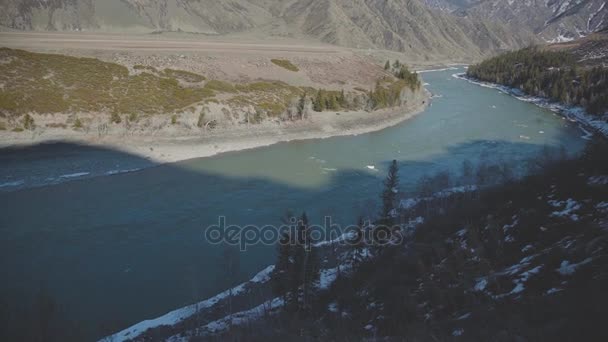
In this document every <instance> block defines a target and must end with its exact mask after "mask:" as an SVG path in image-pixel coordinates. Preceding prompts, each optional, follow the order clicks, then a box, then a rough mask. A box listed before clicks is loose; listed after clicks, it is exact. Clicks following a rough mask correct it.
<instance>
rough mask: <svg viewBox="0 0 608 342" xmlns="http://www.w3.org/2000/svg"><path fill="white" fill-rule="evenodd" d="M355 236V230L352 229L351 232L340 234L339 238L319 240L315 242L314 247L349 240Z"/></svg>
mask: <svg viewBox="0 0 608 342" xmlns="http://www.w3.org/2000/svg"><path fill="white" fill-rule="evenodd" d="M354 237H355V232H354V231H350V232H346V233H344V234H342V235H340V236H338V237H337V238H335V239H333V240H326V241H321V242H317V243H315V244H313V245H312V246H313V247H323V246H329V245H333V244H335V243H338V242H343V241H347V240H349V239H353V238H354Z"/></svg>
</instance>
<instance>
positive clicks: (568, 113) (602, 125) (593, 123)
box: [452, 73, 608, 138]
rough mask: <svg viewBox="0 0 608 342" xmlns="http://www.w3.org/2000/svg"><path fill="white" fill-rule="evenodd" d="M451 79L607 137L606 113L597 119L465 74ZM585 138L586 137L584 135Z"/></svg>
mask: <svg viewBox="0 0 608 342" xmlns="http://www.w3.org/2000/svg"><path fill="white" fill-rule="evenodd" d="M452 77H454V78H457V79H460V80H465V81H467V82H470V83H473V84H476V85H478V86H481V87H485V88H491V89H497V90H499V91H501V92H503V93H505V94H508V95H511V96H513V97H515V98H517V99H518V100H521V101H525V102H530V103H532V104H535V105H537V106H539V107H542V108H546V109H549V110H551V111H552V112H554V113H557V114H560V115H562V116H563V117H565V118H567V119H570V120H574V121H577V122H579V123H580V124H582V125H585V126H588V127H591V128H593V129H594V130H596V131H598V132H600V133H601V134H603V135H604V136H606V137H608V113H605V114H604V115H603V117H602V118H598V117H597V116H594V115H590V114H588V113H587V112H586V111H585V109H584V108H582V107H577V106H567V105H563V104H560V103H556V102H550V101H549V100H548V99H546V98H542V97H537V96H528V95H526V94H524V92H522V91H521V90H520V89H517V88H511V87H507V86H503V85H500V84H495V83H489V82H482V81H476V80H472V79H469V78H468V77H466V74H465V73H457V74H454V75H452ZM585 136H588V134H586V135H585ZM587 138H589V137H587Z"/></svg>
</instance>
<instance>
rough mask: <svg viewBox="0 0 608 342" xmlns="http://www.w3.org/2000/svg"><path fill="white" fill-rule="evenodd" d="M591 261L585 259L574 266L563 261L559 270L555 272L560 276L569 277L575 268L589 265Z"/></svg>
mask: <svg viewBox="0 0 608 342" xmlns="http://www.w3.org/2000/svg"><path fill="white" fill-rule="evenodd" d="M592 260H593V259H592V258H587V259H585V260H583V261H581V262H579V263H576V264H571V263H570V262H569V261H568V260H564V261H562V263H561V265H560V266H559V268H558V269H556V271H557V272H558V273H559V274H561V275H571V274H574V272H576V269H577V268H579V267H580V266H583V265H585V264H588V263H590V262H591V261H592Z"/></svg>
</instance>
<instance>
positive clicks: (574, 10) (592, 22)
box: [425, 0, 608, 42]
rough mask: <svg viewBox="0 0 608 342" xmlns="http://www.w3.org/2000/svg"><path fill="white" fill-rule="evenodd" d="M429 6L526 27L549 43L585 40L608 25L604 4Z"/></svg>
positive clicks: (485, 0) (455, 2)
mask: <svg viewBox="0 0 608 342" xmlns="http://www.w3.org/2000/svg"><path fill="white" fill-rule="evenodd" d="M425 3H426V4H427V5H428V6H430V7H432V8H437V9H441V10H443V11H448V12H452V13H460V14H461V15H469V14H476V15H480V16H483V17H484V18H488V19H490V20H501V21H503V22H505V23H508V24H510V25H511V26H516V27H526V28H528V29H530V30H531V31H533V32H534V33H535V34H537V35H538V36H539V37H540V38H541V39H542V40H545V41H547V42H561V41H569V40H572V39H576V38H581V37H583V36H586V35H588V34H590V33H592V32H596V31H598V30H601V29H602V28H605V27H606V25H608V7H607V6H606V2H605V1H603V0H554V1H504V0H425Z"/></svg>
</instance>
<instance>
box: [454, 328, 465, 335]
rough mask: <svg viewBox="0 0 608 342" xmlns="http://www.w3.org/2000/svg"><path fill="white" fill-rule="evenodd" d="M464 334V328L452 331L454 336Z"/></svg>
mask: <svg viewBox="0 0 608 342" xmlns="http://www.w3.org/2000/svg"><path fill="white" fill-rule="evenodd" d="M462 334H464V329H462V328H461V329H456V330H454V331H452V336H454V337H458V336H462Z"/></svg>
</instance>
